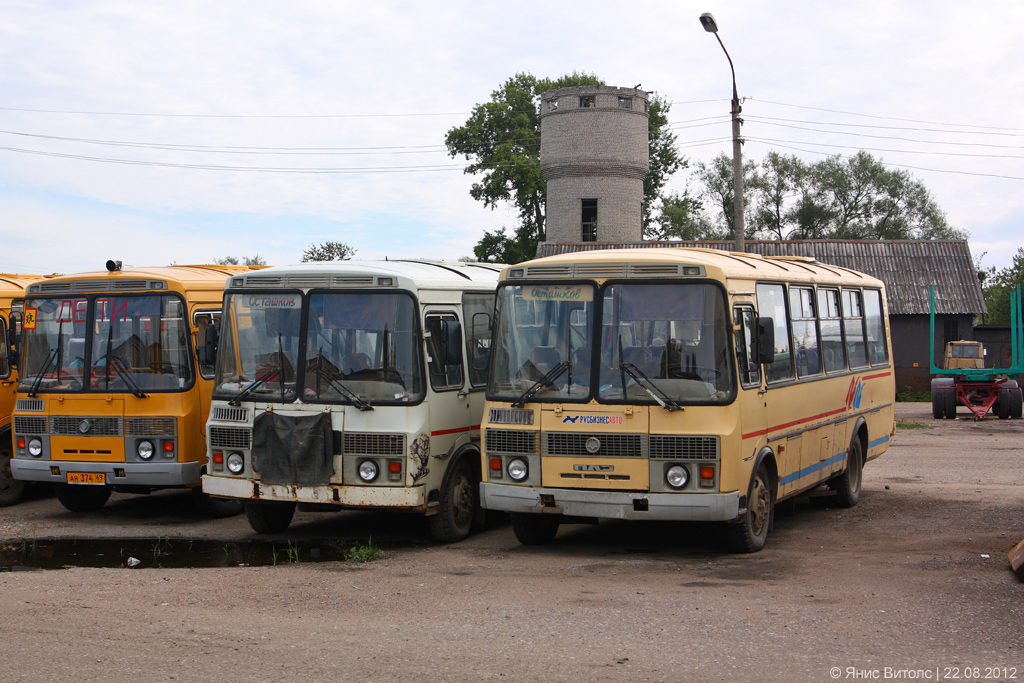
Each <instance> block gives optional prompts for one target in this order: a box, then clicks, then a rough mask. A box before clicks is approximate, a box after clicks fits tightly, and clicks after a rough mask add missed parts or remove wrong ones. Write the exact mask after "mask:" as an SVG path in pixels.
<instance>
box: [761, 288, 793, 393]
mask: <svg viewBox="0 0 1024 683" xmlns="http://www.w3.org/2000/svg"><path fill="white" fill-rule="evenodd" d="M757 310H758V312H759V314H760V315H761V316H763V317H766V318H772V319H773V320H774V321H775V360H774V362H772V363H766V364H765V366H764V374H765V379H767V380H768V381H769V382H780V381H783V380H787V379H793V354H792V353H790V346H789V316H788V315H787V314H786V293H785V290H784V289H783V287H782V285H780V284H759V285H757Z"/></svg>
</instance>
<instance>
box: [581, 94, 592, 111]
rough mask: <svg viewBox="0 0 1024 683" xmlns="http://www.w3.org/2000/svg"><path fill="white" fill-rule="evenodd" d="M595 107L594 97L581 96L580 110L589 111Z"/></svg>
mask: <svg viewBox="0 0 1024 683" xmlns="http://www.w3.org/2000/svg"><path fill="white" fill-rule="evenodd" d="M593 106H594V96H593V95H580V108H581V109H589V108H591V107H593Z"/></svg>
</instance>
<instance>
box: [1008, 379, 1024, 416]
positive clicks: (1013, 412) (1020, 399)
mask: <svg viewBox="0 0 1024 683" xmlns="http://www.w3.org/2000/svg"><path fill="white" fill-rule="evenodd" d="M1022 414H1024V395H1022V392H1021V389H1020V387H1011V388H1010V417H1011V418H1013V419H1015V420H1019V419H1020V418H1021V416H1022Z"/></svg>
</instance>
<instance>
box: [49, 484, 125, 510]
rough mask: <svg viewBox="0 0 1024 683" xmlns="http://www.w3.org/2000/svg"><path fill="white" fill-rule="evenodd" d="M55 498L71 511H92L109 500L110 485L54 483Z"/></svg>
mask: <svg viewBox="0 0 1024 683" xmlns="http://www.w3.org/2000/svg"><path fill="white" fill-rule="evenodd" d="M53 488H54V490H56V492H57V500H59V501H60V504H61V505H63V506H64V507H66V508H67V509H68V510H71V511H72V512H94V511H96V510H99V509H100V508H101V507H103V506H104V505H106V503H107V501H108V500H110V492H111V490H112V489H111V487H110V486H90V485H87V484H54V485H53Z"/></svg>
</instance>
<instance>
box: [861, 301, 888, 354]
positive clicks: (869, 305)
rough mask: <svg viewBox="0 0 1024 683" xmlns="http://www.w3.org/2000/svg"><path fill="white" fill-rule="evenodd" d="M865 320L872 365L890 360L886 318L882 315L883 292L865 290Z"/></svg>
mask: <svg viewBox="0 0 1024 683" xmlns="http://www.w3.org/2000/svg"><path fill="white" fill-rule="evenodd" d="M864 322H865V323H866V325H865V326H866V327H867V331H868V356H869V360H870V361H871V364H872V365H885V364H886V363H888V362H889V346H888V344H886V343H885V318H884V317H883V316H882V293H881V292H880V291H878V290H877V289H865V290H864Z"/></svg>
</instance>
